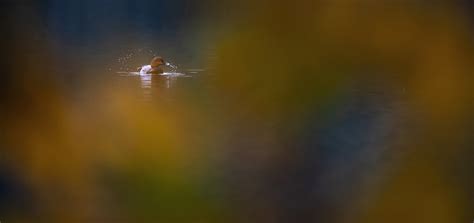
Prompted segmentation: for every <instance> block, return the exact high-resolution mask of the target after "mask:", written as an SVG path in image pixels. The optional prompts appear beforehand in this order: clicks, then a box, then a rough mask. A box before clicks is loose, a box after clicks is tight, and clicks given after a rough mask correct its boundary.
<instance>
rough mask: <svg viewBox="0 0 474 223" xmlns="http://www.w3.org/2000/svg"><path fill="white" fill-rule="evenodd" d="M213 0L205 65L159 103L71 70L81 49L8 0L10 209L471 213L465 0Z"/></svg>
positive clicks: (264, 216)
mask: <svg viewBox="0 0 474 223" xmlns="http://www.w3.org/2000/svg"><path fill="white" fill-rule="evenodd" d="M5 4H7V3H5ZM8 4H9V3H8ZM11 4H13V5H15V4H14V3H11ZM37 4H38V5H39V3H31V5H36V6H37ZM203 4H209V6H210V7H209V10H210V11H208V12H207V13H210V14H211V15H212V16H215V19H216V20H218V21H212V19H209V20H208V21H207V20H206V21H207V22H209V23H210V24H209V25H208V27H212V26H213V25H216V26H217V27H215V29H216V30H217V31H216V30H214V31H213V33H214V35H215V36H213V38H214V40H215V41H216V42H215V46H216V47H215V48H216V49H215V52H214V51H213V52H202V54H203V55H202V57H203V58H206V57H208V56H209V55H210V54H212V55H213V56H212V57H211V58H209V62H208V65H207V67H206V68H207V69H208V74H207V75H203V76H199V77H196V78H198V79H199V80H197V81H195V82H193V83H194V84H190V85H189V86H186V87H185V89H181V90H180V91H179V93H178V94H176V95H174V98H173V100H167V99H166V96H167V95H166V93H165V92H161V93H162V94H165V95H164V96H163V95H161V96H160V95H158V96H157V95H155V97H156V98H155V99H154V101H153V103H149V102H143V101H141V100H137V97H136V94H135V93H136V92H134V89H133V87H130V86H128V85H122V84H120V82H119V81H117V80H116V79H114V78H109V77H110V76H106V75H105V74H104V76H106V77H104V76H101V75H102V74H103V73H102V72H101V71H100V70H96V69H95V67H90V68H88V67H82V68H81V69H79V70H71V71H70V70H68V69H63V68H62V66H63V64H59V63H58V61H61V56H68V55H69V54H74V52H64V54H65V55H61V54H60V55H57V54H56V53H52V52H53V51H55V52H57V50H53V49H54V46H56V45H55V44H54V39H52V38H50V36H48V34H47V33H44V32H42V28H43V25H44V24H43V23H41V21H37V22H34V21H36V18H37V17H39V15H37V14H35V8H34V7H29V6H28V4H26V6H25V5H21V4H20V6H15V7H10V8H7V9H8V10H10V11H5V12H4V13H5V17H6V19H5V21H4V23H5V26H4V27H3V28H2V29H3V30H7V31H8V32H6V36H5V37H6V38H5V39H4V40H3V41H2V43H1V44H2V48H3V49H5V51H4V56H5V57H6V58H5V59H4V60H3V62H6V64H5V66H3V67H4V69H5V70H4V75H3V77H2V80H1V81H0V83H1V90H0V92H1V93H2V94H1V99H0V100H1V110H0V125H1V130H2V132H1V135H0V147H1V160H0V167H1V168H2V171H1V172H0V220H1V221H5V222H31V221H35V222H157V221H158V222H296V221H302V222H321V221H322V222H349V221H351V222H432V223H437V222H470V221H472V220H473V218H474V216H472V210H473V209H474V200H473V199H472V197H473V195H474V194H473V192H472V187H473V186H474V183H473V180H472V179H474V174H473V169H472V168H473V166H472V163H474V162H473V158H472V157H474V156H473V155H474V154H473V150H472V139H471V136H472V130H473V116H472V114H473V112H472V110H473V99H474V98H473V94H472V87H473V86H472V83H473V80H472V78H473V77H472V71H473V65H472V61H473V52H474V51H473V44H472V33H471V32H472V31H471V30H472V21H471V20H472V19H471V20H470V18H469V14H468V13H467V12H466V11H463V8H462V4H457V3H453V2H448V1H436V2H427V1H397V2H395V1H372V0H336V1H310V0H295V1H282V0H272V1H270V0H259V1H250V0H245V1H226V2H225V3H223V2H213V1H205V2H204V3H203ZM229 7H230V8H231V9H232V10H229ZM204 8H206V7H201V10H203V9H204ZM204 11H205V10H204ZM229 11H231V12H229ZM205 12H206V11H205ZM227 12H229V13H227ZM471 13H472V12H471ZM202 14H204V13H202ZM199 15H201V14H199ZM20 18H21V19H20ZM206 30H207V29H206ZM110 39H112V40H113V36H110ZM112 42H113V41H112ZM66 54H68V55H66ZM81 55H82V54H81ZM80 59H81V60H78V61H77V62H78V63H80V64H87V62H90V63H98V62H97V61H88V60H89V59H90V58H86V57H84V58H80ZM90 60H92V59H90ZM91 74H92V75H91ZM72 75H78V76H81V75H82V76H81V77H86V78H73V80H77V81H78V82H77V83H74V87H71V86H70V85H68V84H65V82H67V81H66V80H67V79H68V78H67V77H68V76H72ZM98 77H100V78H98ZM137 85H138V83H137ZM7 194H9V196H6V195H7ZM12 194H13V195H12Z"/></svg>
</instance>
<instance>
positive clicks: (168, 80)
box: [117, 66, 204, 101]
mask: <svg viewBox="0 0 474 223" xmlns="http://www.w3.org/2000/svg"><path fill="white" fill-rule="evenodd" d="M173 68H174V69H177V66H174V67H173ZM196 70H197V71H204V70H203V69H192V72H190V74H185V73H179V72H176V71H175V72H165V73H163V74H159V75H155V74H149V75H140V74H139V73H138V72H117V73H118V74H119V76H120V77H122V81H121V82H125V84H126V85H127V86H128V87H129V88H131V89H140V95H141V96H139V98H141V99H143V100H144V101H152V100H153V98H167V99H171V98H172V97H173V96H172V92H173V90H176V89H174V88H179V86H178V85H179V82H184V81H188V80H189V79H192V78H193V75H196V74H198V73H199V72H197V71H196ZM137 80H139V83H137Z"/></svg>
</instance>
